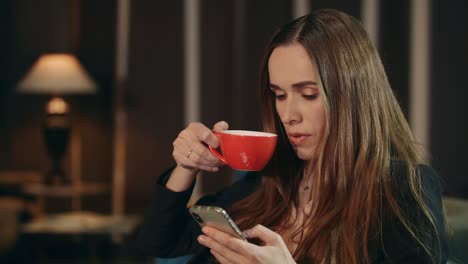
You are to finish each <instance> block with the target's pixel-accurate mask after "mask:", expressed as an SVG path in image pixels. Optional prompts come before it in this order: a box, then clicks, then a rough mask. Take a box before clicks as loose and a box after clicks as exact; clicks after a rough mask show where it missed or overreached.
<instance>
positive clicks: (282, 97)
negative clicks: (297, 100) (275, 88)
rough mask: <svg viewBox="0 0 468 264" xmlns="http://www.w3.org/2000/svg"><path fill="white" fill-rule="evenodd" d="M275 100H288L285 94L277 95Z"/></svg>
mask: <svg viewBox="0 0 468 264" xmlns="http://www.w3.org/2000/svg"><path fill="white" fill-rule="evenodd" d="M275 98H276V100H279V101H281V100H284V99H285V98H286V95H285V94H275Z"/></svg>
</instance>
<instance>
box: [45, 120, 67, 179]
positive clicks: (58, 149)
mask: <svg viewBox="0 0 468 264" xmlns="http://www.w3.org/2000/svg"><path fill="white" fill-rule="evenodd" d="M69 119H70V118H69V116H68V115H67V114H48V115H47V116H46V119H45V124H44V131H43V132H44V140H45V145H46V148H47V153H48V154H49V156H50V157H51V159H52V164H51V170H50V172H49V173H47V174H46V177H45V182H46V183H48V184H67V183H70V180H69V179H67V177H65V173H64V170H63V168H62V163H61V162H62V157H63V155H64V154H65V152H66V150H67V146H68V141H69V135H70V130H71V125H70V120H69Z"/></svg>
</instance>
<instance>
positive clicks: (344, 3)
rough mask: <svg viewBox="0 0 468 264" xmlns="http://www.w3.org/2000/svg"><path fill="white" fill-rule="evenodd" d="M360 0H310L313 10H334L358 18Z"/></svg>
mask: <svg viewBox="0 0 468 264" xmlns="http://www.w3.org/2000/svg"><path fill="white" fill-rule="evenodd" d="M360 4H361V1H360V0H310V7H311V9H312V10H315V9H319V8H333V9H338V10H340V11H343V12H346V13H348V14H350V15H352V16H354V17H356V18H359V17H360V14H361V10H360Z"/></svg>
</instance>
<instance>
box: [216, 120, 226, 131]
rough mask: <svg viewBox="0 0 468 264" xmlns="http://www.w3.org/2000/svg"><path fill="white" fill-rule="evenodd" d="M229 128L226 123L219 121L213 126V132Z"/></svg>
mask: <svg viewBox="0 0 468 264" xmlns="http://www.w3.org/2000/svg"><path fill="white" fill-rule="evenodd" d="M228 128H229V125H228V123H227V122H226V121H219V122H218V123H216V124H215V125H214V126H213V130H214V131H223V130H226V129H228Z"/></svg>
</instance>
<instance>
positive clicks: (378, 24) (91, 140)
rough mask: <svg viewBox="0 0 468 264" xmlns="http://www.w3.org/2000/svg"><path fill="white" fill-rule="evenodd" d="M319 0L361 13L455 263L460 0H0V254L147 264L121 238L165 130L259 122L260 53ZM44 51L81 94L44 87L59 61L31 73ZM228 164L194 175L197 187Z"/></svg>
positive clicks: (463, 241) (462, 98) (462, 115)
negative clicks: (424, 170)
mask: <svg viewBox="0 0 468 264" xmlns="http://www.w3.org/2000/svg"><path fill="white" fill-rule="evenodd" d="M318 8H335V9H339V10H342V11H345V12H347V13H349V14H351V15H353V16H355V17H356V18H358V19H360V20H361V21H363V23H364V25H365V27H366V29H367V30H368V32H369V35H370V37H371V39H372V40H373V41H374V43H375V44H376V45H377V47H378V50H379V52H380V54H381V57H382V60H383V63H384V65H385V67H386V70H387V74H388V76H389V79H390V83H391V85H392V87H393V89H394V91H395V93H396V95H397V97H398V99H399V101H400V103H401V106H402V108H403V109H404V112H405V114H406V115H407V117H408V119H409V120H410V123H411V126H412V129H413V130H414V133H415V135H416V137H417V140H418V142H419V143H420V144H421V146H422V147H423V148H424V149H425V150H426V153H427V158H428V160H429V161H430V162H431V164H432V166H433V167H434V168H435V170H436V171H437V172H438V173H439V174H440V176H441V178H442V181H443V182H442V185H443V190H444V195H445V197H446V205H447V214H448V215H449V225H450V226H451V230H452V231H453V232H452V233H453V235H452V238H453V239H452V241H451V246H452V248H453V252H455V254H456V255H457V258H458V259H460V260H463V261H464V260H466V257H467V256H466V254H467V253H466V251H467V249H468V226H467V225H468V224H467V223H468V206H467V202H466V201H465V199H468V175H467V172H468V154H467V151H466V149H467V148H468V142H467V137H468V131H467V128H466V123H467V122H466V121H467V116H468V106H467V103H466V100H467V99H468V98H467V96H466V93H467V92H466V90H467V85H466V81H465V78H464V75H465V74H466V73H465V71H466V69H467V68H468V28H467V25H468V16H466V13H467V11H468V4H467V2H466V1H464V0H444V1H439V0H433V1H430V0H412V1H407V0H375V1H373V0H250V1H248V0H192V1H191V0H171V1H168V0H167V1H163V0H139V1H130V0H100V1H91V0H41V1H36V0H5V1H2V4H1V8H0V20H1V21H0V34H1V35H2V38H1V41H0V50H1V51H2V55H1V56H0V262H1V263H154V260H153V259H150V258H146V257H143V256H142V255H141V254H139V253H138V251H136V250H134V249H133V247H132V246H131V238H132V234H134V232H135V231H136V230H137V229H138V223H139V221H141V216H142V214H143V212H144V209H145V207H146V206H147V204H148V202H149V200H150V197H151V193H152V188H153V187H152V186H153V184H154V182H155V179H156V177H157V176H158V175H159V174H160V173H162V172H163V171H164V170H165V169H167V168H168V167H169V166H172V165H174V162H173V160H172V155H171V153H172V141H173V140H174V139H175V138H176V136H177V134H178V133H179V131H180V130H182V129H183V128H184V127H185V126H186V124H188V123H189V122H191V121H200V122H203V123H205V124H206V125H207V126H209V127H211V126H212V125H213V124H214V123H215V122H217V121H220V120H225V121H227V122H228V123H229V124H230V127H231V128H233V129H252V130H257V129H261V122H260V121H259V120H260V119H259V116H260V114H259V107H258V105H257V83H258V78H257V77H258V72H259V67H260V65H259V64H260V61H261V58H262V56H263V49H264V47H265V45H266V43H267V41H268V39H269V37H270V36H271V34H272V33H273V32H274V31H275V29H276V28H277V27H278V26H280V25H282V24H284V23H286V22H288V21H290V20H291V19H292V18H294V17H297V16H300V15H302V14H305V13H307V12H309V11H311V10H315V9H318ZM55 53H59V54H62V53H67V54H70V55H73V57H72V58H74V59H75V60H74V64H73V63H72V66H70V67H71V69H72V70H70V72H68V73H66V74H72V75H73V74H75V71H76V72H78V73H77V75H78V77H76V78H78V79H79V80H78V79H76V80H77V81H76V82H73V83H78V82H80V81H83V84H81V85H80V86H79V87H78V88H79V89H75V90H74V89H73V87H72V86H73V83H72V82H71V81H70V82H69V83H67V82H66V81H65V82H61V83H58V84H54V83H55V82H57V79H59V77H57V76H58V75H59V72H60V70H59V69H62V70H63V72H66V70H65V69H68V68H67V67H68V66H58V68H57V69H55V70H54V69H53V68H51V67H49V66H43V67H44V68H43V70H38V69H39V68H40V67H39V63H38V62H37V61H38V59H39V58H43V59H44V58H45V57H44V56H43V55H46V54H55ZM44 60H45V59H44ZM44 60H41V61H44ZM33 65H34V66H33ZM36 70H37V71H36ZM33 73H34V74H33ZM64 74H65V73H64ZM72 75H66V76H68V77H66V78H65V80H75V79H74V78H75V77H70V76H72ZM51 76H52V77H51ZM73 76H74V75H73ZM42 78H50V80H49V79H46V80H42ZM80 78H81V79H80ZM39 83H40V85H39ZM35 84H37V85H35ZM54 85H56V86H57V87H58V88H53V89H52V88H51V87H53V86H54ZM60 87H63V88H60ZM70 87H71V88H70ZM75 88H76V87H75ZM67 89H68V90H67ZM51 98H63V99H65V104H66V105H65V106H64V107H61V106H63V105H62V104H58V106H57V104H56V105H55V106H50V104H49V105H48V102H49V100H50V99H51ZM46 105H48V107H46ZM51 109H52V110H51ZM54 109H55V110H54ZM57 109H58V110H57ZM429 153H430V154H429ZM54 161H55V162H56V163H53V162H54ZM57 161H58V163H57ZM54 164H55V165H54ZM57 164H58V166H57ZM54 168H55V169H54ZM232 174H233V172H232V171H231V170H228V169H227V168H224V169H222V171H221V172H220V173H219V174H218V175H216V176H214V175H203V176H202V178H201V180H200V182H199V183H198V185H197V188H196V194H195V195H200V194H202V193H206V192H212V191H215V190H217V189H219V188H220V187H221V186H223V185H225V184H228V183H229V182H231V181H232V177H231V175H232ZM463 254H465V255H463ZM4 261H5V262H4ZM467 261H468V260H467Z"/></svg>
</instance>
